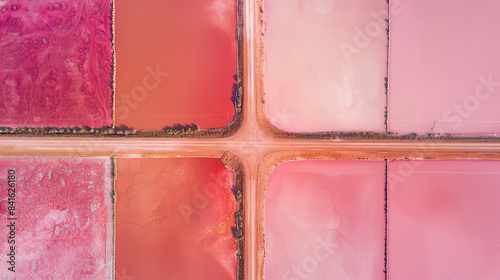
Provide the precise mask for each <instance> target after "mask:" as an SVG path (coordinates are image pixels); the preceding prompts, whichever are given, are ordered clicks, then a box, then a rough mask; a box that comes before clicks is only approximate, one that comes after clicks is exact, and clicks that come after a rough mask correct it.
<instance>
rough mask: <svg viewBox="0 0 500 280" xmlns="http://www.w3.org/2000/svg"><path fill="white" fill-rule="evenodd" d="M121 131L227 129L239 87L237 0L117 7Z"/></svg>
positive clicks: (126, 0) (124, 2)
mask: <svg viewBox="0 0 500 280" xmlns="http://www.w3.org/2000/svg"><path fill="white" fill-rule="evenodd" d="M116 6H117V10H116V57H117V65H119V66H118V67H119V69H118V71H117V77H116V79H117V90H116V97H115V102H116V107H115V112H116V119H115V121H116V125H117V127H128V128H134V129H136V130H167V129H181V128H186V127H199V128H201V129H212V128H222V127H226V126H228V125H229V124H230V123H232V122H233V120H234V118H235V115H236V109H235V102H236V94H237V89H238V88H237V87H238V85H237V84H238V82H237V80H238V67H237V55H238V45H237V41H236V22H237V1H236V0H188V1H178V0H166V1H154V0H145V1H141V2H140V4H139V3H138V2H137V1H132V0H118V1H117V3H116Z"/></svg>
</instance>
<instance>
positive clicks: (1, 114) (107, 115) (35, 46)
mask: <svg viewBox="0 0 500 280" xmlns="http://www.w3.org/2000/svg"><path fill="white" fill-rule="evenodd" d="M110 3H111V2H110V0H89V1H77V0H64V1H41V0H2V1H0V126H6V127H47V126H50V127H73V126H89V127H104V126H111V125H112V118H111V114H112V95H111V94H112V93H111V69H112V68H111V67H112V66H111V65H112V50H111V41H110V40H111V31H110V22H111V20H110V15H111V14H110V9H111V6H110Z"/></svg>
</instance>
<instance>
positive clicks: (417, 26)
mask: <svg viewBox="0 0 500 280" xmlns="http://www.w3.org/2000/svg"><path fill="white" fill-rule="evenodd" d="M399 2H400V4H399V5H400V9H399V10H398V12H397V13H391V15H390V17H391V47H390V63H389V67H390V74H389V80H390V83H389V85H390V90H389V100H390V101H389V130H391V131H394V132H398V133H406V132H418V133H427V132H436V133H442V132H446V133H493V132H495V133H498V132H500V110H499V109H498V108H499V107H500V51H499V50H500V30H499V29H498V27H499V26H500V17H499V16H498V14H499V13H500V2H499V1H497V0H484V1H452V0H442V1H433V0H419V1H412V0H401V1H399Z"/></svg>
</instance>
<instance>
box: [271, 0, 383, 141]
mask: <svg viewBox="0 0 500 280" xmlns="http://www.w3.org/2000/svg"><path fill="white" fill-rule="evenodd" d="M264 4H265V7H264V13H265V74H264V86H265V94H266V100H267V104H266V105H267V113H268V116H269V118H270V120H271V122H272V123H273V124H274V125H276V126H277V127H278V128H281V129H285V130H287V131H293V132H314V131H385V125H384V110H385V106H386V96H385V86H384V77H386V75H387V34H386V31H385V29H386V28H387V23H386V21H385V19H386V18H387V17H388V8H387V3H386V2H385V1H369V0H349V1H347V0H341V1H339V0H337V1H335V0H305V1H299V0H292V1H284V0H266V1H264Z"/></svg>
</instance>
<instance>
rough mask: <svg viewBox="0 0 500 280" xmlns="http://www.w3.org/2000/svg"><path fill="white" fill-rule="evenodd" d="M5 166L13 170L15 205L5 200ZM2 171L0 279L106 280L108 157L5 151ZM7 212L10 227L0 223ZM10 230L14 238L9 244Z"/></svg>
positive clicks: (108, 257) (110, 225)
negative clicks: (28, 154)
mask: <svg viewBox="0 0 500 280" xmlns="http://www.w3.org/2000/svg"><path fill="white" fill-rule="evenodd" d="M9 170H13V171H15V185H16V187H15V203H14V204H8V196H7V193H8V190H7V186H8V184H7V178H8V177H7V174H8V171H9ZM0 174H2V175H1V176H0V183H1V187H0V191H1V192H2V195H1V199H0V219H1V220H2V226H1V227H0V235H1V236H2V237H5V239H4V240H2V243H1V244H0V246H1V249H0V251H1V252H2V254H0V263H1V264H2V270H1V272H0V279H89V280H90V279H110V277H111V275H112V269H113V267H112V254H113V218H112V215H113V214H112V213H113V212H112V201H111V196H110V193H111V191H112V188H113V179H112V175H111V160H110V159H109V158H83V157H82V158H78V157H71V158H69V157H10V156H4V157H0ZM10 193H12V192H10ZM8 206H14V207H15V209H14V210H13V211H11V210H12V209H10V210H9V209H8V208H7V207H8ZM11 214H14V216H11ZM10 217H14V218H17V219H16V220H9V222H10V221H14V222H15V225H14V227H13V228H9V227H7V226H5V225H4V224H3V223H7V218H10ZM11 230H13V231H14V236H15V239H14V240H15V243H10V244H8V243H7V237H8V236H12V233H11ZM11 240H12V239H11ZM10 246H15V250H14V254H15V268H14V270H15V272H12V271H8V270H7V268H8V267H11V264H10V263H7V260H9V261H10V260H11V257H10V256H7V254H8V253H10V252H11V250H10V249H11V248H10Z"/></svg>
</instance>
